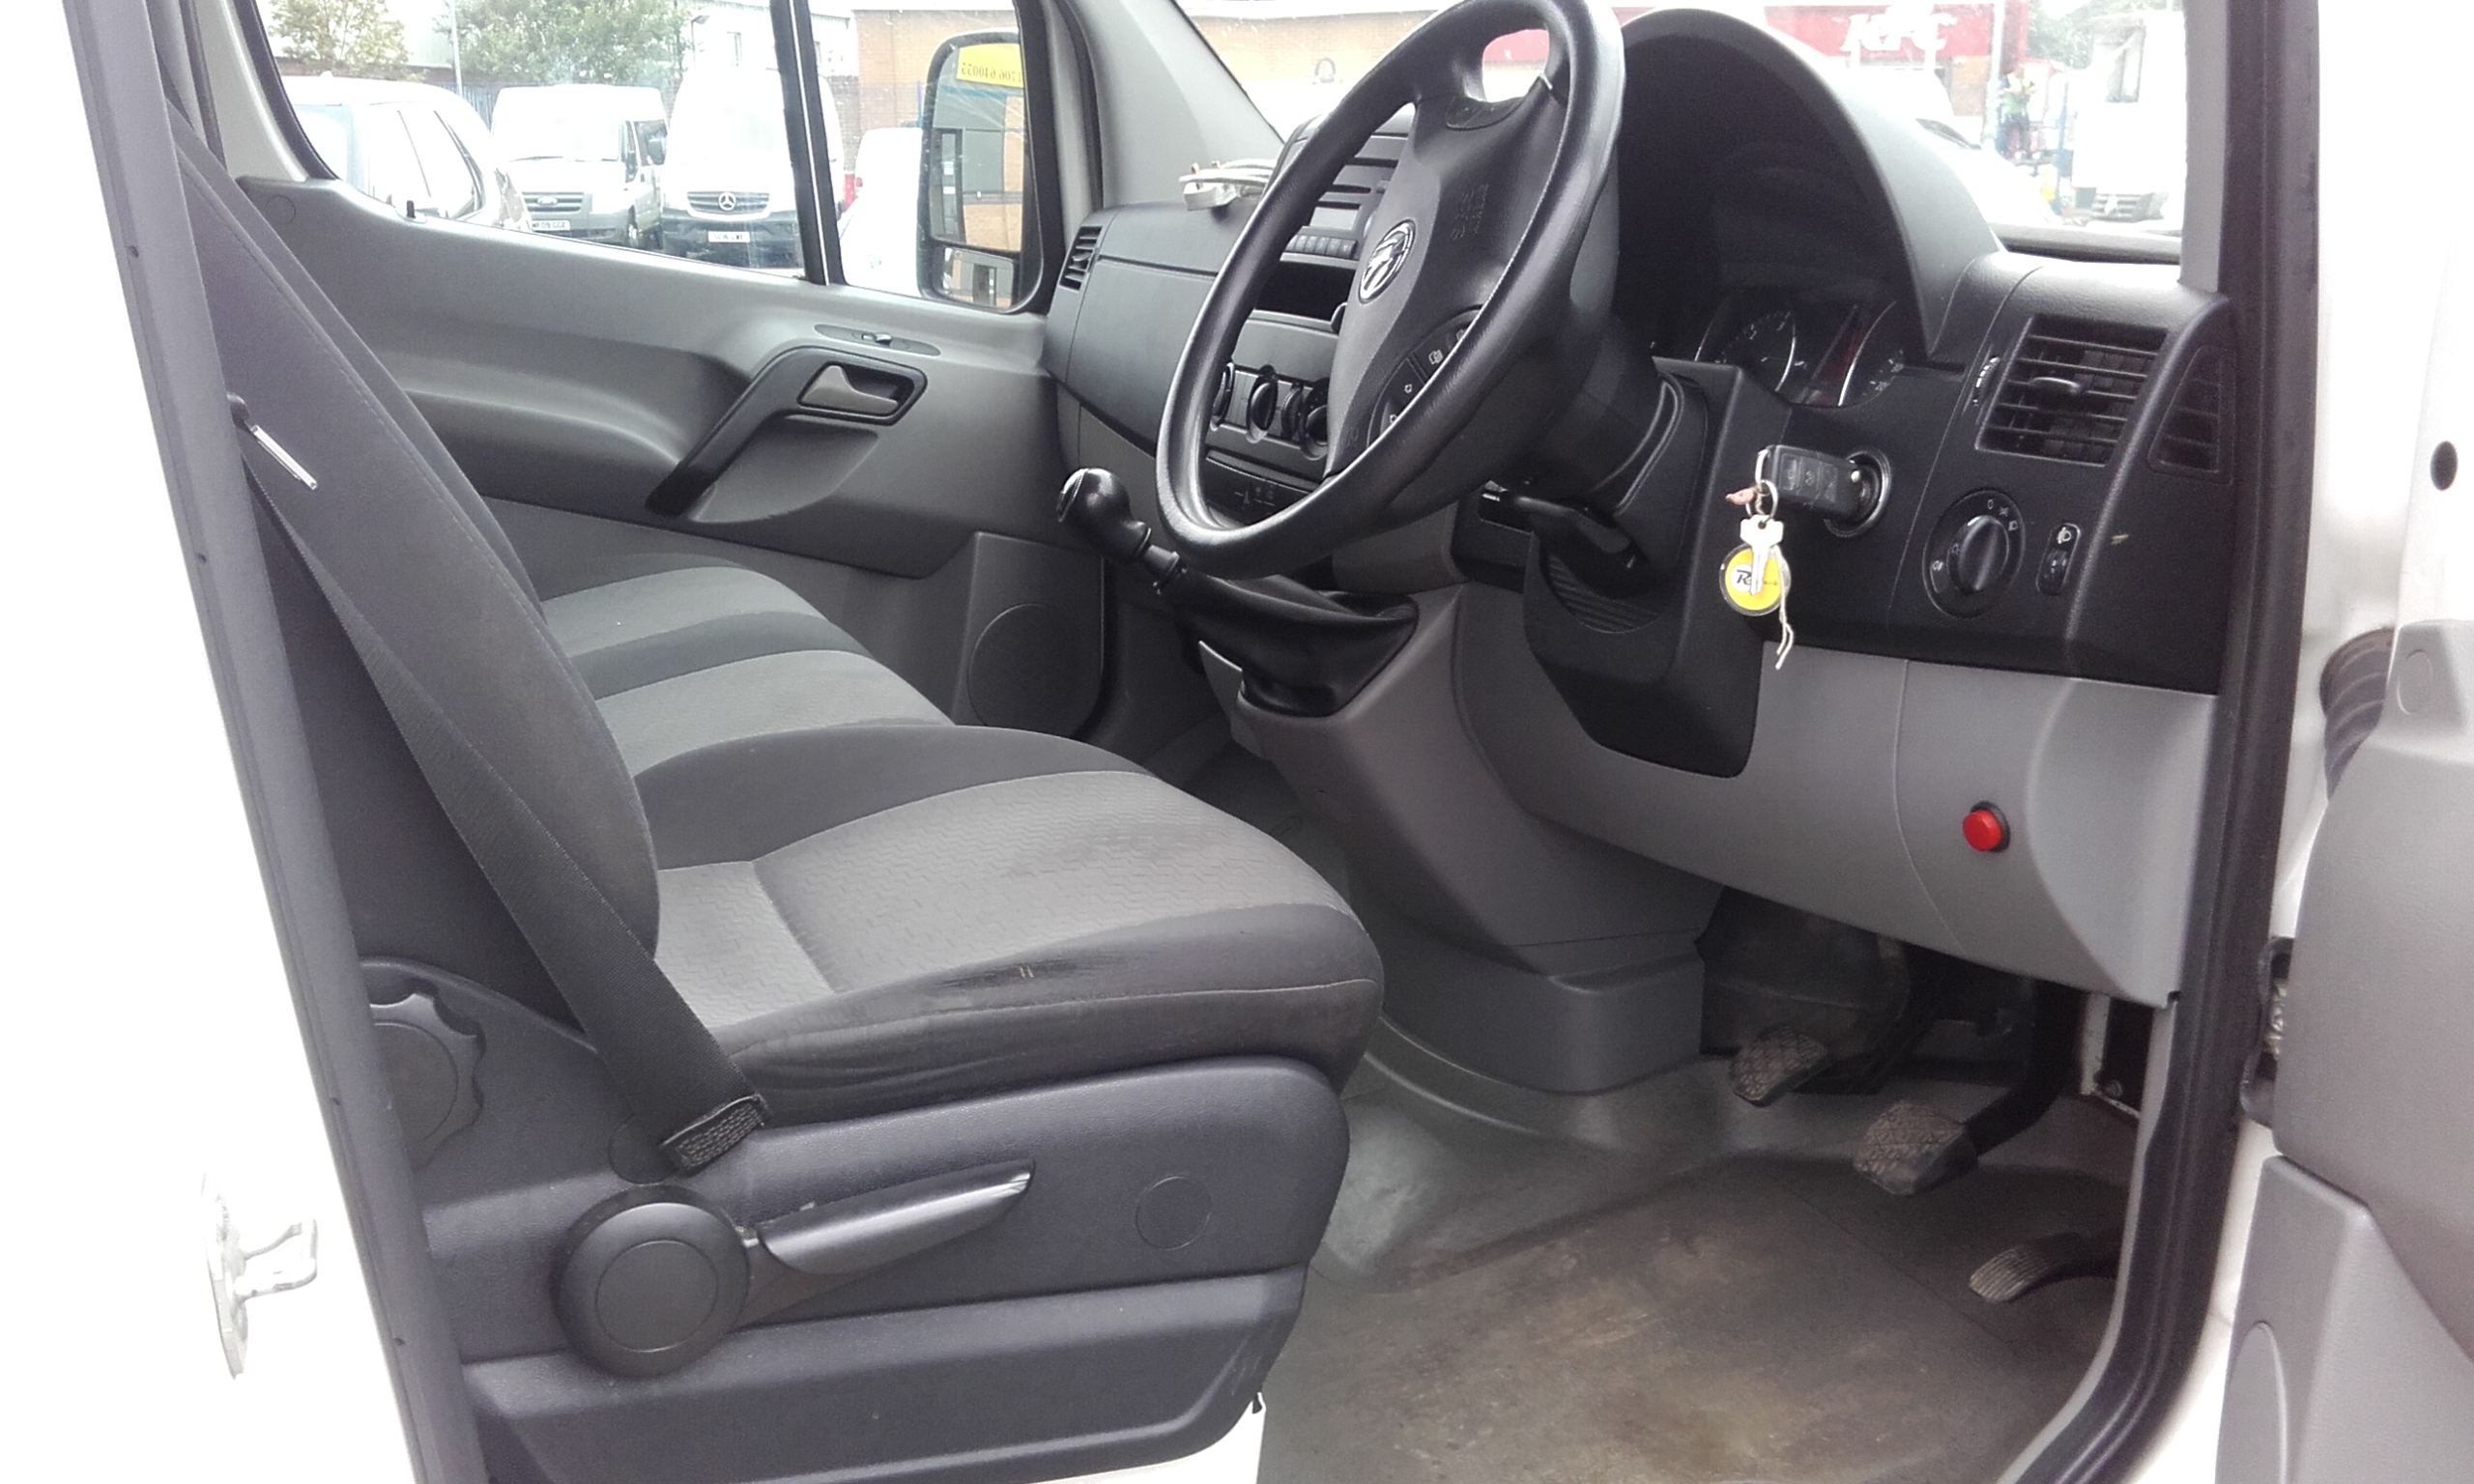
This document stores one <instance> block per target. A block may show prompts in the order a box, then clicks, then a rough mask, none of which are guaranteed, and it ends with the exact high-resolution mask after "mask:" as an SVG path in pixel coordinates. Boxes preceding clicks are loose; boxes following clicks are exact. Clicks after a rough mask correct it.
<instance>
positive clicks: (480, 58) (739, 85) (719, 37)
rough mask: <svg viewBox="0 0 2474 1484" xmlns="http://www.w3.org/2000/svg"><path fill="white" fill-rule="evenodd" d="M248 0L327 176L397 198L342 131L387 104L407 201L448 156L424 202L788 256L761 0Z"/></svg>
mask: <svg viewBox="0 0 2474 1484" xmlns="http://www.w3.org/2000/svg"><path fill="white" fill-rule="evenodd" d="M259 3H260V4H261V5H262V6H263V7H264V19H265V21H266V24H267V33H268V39H269V42H270V43H271V44H272V45H273V50H274V54H275V66H276V69H277V71H280V72H282V73H283V74H284V91H285V93H286V94H287V95H288V97H289V98H290V100H291V101H292V104H293V107H294V111H295V112H296V113H297V114H299V115H300V116H301V118H302V127H303V129H304V131H305V132H306V133H307V136H308V138H309V141H310V143H311V144H312V145H313V146H314V147H315V148H316V149H317V151H318V153H319V155H320V156H321V157H322V158H323V159H324V160H325V162H326V164H327V165H328V167H329V168H330V169H331V170H332V171H333V172H334V173H335V175H336V176H338V177H339V178H341V179H343V180H345V181H347V182H349V183H350V184H351V185H355V186H356V187H358V188H360V189H361V190H364V191H367V192H368V193H369V194H371V195H373V196H377V197H379V198H380V199H382V200H385V201H388V204H389V205H392V206H395V207H397V209H399V210H400V209H401V207H402V203H403V201H404V200H405V199H407V194H406V187H405V186H404V185H403V184H402V183H401V179H400V177H401V176H402V174H403V171H404V169H405V168H406V163H407V162H406V161H404V160H402V159H400V158H397V157H382V156H381V155H379V154H376V153H373V152H372V150H371V147H370V146H369V144H368V143H367V142H366V141H365V140H362V139H361V138H360V135H361V134H362V133H363V132H365V131H366V130H368V129H369V128H372V127H373V124H374V120H375V115H376V112H377V111H378V110H382V109H384V110H388V111H390V112H393V111H400V112H401V114H402V116H403V119H402V120H401V121H397V122H395V123H394V126H393V127H394V129H395V132H396V134H398V135H401V134H403V132H404V128H405V127H406V122H405V121H410V122H411V127H412V128H413V129H414V130H415V132H414V133H413V135H412V136H411V143H410V144H408V143H406V142H405V141H403V140H401V139H396V140H390V141H388V145H387V146H385V148H388V149H391V150H393V151H394V152H395V154H396V156H401V155H402V154H403V153H405V152H406V151H407V150H409V149H410V148H411V144H417V145H418V147H419V151H418V154H417V157H416V158H415V160H414V161H412V162H411V163H410V169H411V171H412V172H413V174H412V176H411V179H412V180H413V181H415V182H419V183H421V184H417V185H412V186H411V187H410V195H411V197H412V198H416V199H417V201H418V205H419V206H420V208H421V209H422V210H423V212H424V214H429V212H430V211H431V210H432V203H433V200H434V199H435V198H437V197H438V196H439V195H440V194H441V193H442V192H444V191H446V178H447V177H448V175H449V174H450V172H449V171H448V170H447V168H446V167H447V164H448V161H449V160H450V159H451V158H454V157H459V156H460V157H461V159H462V160H463V161H464V162H465V164H464V167H463V168H461V169H460V170H458V171H455V172H452V173H453V174H459V175H460V176H461V178H462V183H463V184H462V185H460V186H458V187H456V188H455V189H454V190H453V192H452V194H453V195H454V196H455V198H456V200H457V201H460V202H461V209H460V210H458V209H455V203H454V202H450V201H446V200H438V201H437V205H436V213H437V214H441V215H446V216H453V217H457V218H459V219H462V220H467V221H473V222H476V223H479V224H482V225H488V226H499V227H505V228H508V229H511V230H517V231H527V232H537V233H541V234H544V235H551V236H557V237H561V238H565V239H567V240H569V241H572V242H585V243H602V244H606V245H610V246H618V247H630V248H636V249H639V250H644V251H652V252H667V253H671V254H674V255H677V256H685V257H694V258H700V259H704V260H705V261H708V262H714V263H723V264H729V265H733V266H736V267H744V268H756V269H763V270H769V271H776V272H788V273H797V272H800V271H804V269H805V266H806V265H805V255H804V254H803V252H802V251H801V248H800V233H799V219H798V197H797V192H796V191H795V190H794V189H793V188H792V185H791V150H790V142H789V139H788V137H787V133H786V130H785V128H784V123H783V110H782V86H781V77H780V75H779V72H778V71H777V70H776V61H775V57H776V53H775V50H774V44H773V19H772V11H771V8H770V7H769V6H768V5H767V4H765V3H764V0H396V3H373V0H259ZM810 3H811V4H815V5H820V6H821V5H826V4H834V3H839V0H810ZM313 116H315V118H316V120H317V121H316V122H314V123H313V122H312V118H313ZM424 118H426V119H427V120H428V123H427V124H423V123H421V122H418V121H420V120H422V119H424ZM431 125H435V126H436V127H435V128H432V127H430V126H431ZM339 145H340V146H343V148H342V149H341V150H340V152H339V150H338V146H339ZM673 152H676V154H677V155H678V156H679V158H678V160H677V168H676V169H673V168H671V157H672V155H673ZM339 153H340V154H341V156H342V157H338V156H339ZM356 158H365V159H366V161H367V162H366V163H365V164H357V163H354V162H353V161H354V160H355V159H356ZM428 172H435V173H436V174H437V175H438V177H439V179H437V180H427V179H425V175H426V174H427V173H428Z"/></svg>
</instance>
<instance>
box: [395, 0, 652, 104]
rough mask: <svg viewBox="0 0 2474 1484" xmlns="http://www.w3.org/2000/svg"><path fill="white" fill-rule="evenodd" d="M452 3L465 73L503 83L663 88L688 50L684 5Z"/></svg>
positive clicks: (554, 0)
mask: <svg viewBox="0 0 2474 1484" xmlns="http://www.w3.org/2000/svg"><path fill="white" fill-rule="evenodd" d="M455 4H456V12H455V14H456V18H457V23H458V24H459V25H460V26H461V27H462V28H463V38H464V70H465V71H466V72H467V73H469V74H471V75H472V76H475V77H479V78H486V79H488V80H489V81H491V82H495V83H499V84H502V85H503V86H510V87H512V86H519V85H522V84H526V83H545V82H615V83H621V84H642V85H645V86H650V87H662V86H665V85H667V84H668V83H669V82H670V81H671V79H672V78H673V77H674V76H676V73H677V71H678V67H679V59H680V57H681V55H682V54H683V51H684V48H685V46H686V40H685V37H686V30H687V5H686V0H455ZM441 29H442V30H444V29H445V27H443V26H442V27H441Z"/></svg>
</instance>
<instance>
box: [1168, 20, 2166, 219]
mask: <svg viewBox="0 0 2474 1484" xmlns="http://www.w3.org/2000/svg"><path fill="white" fill-rule="evenodd" d="M1179 4H1180V5H1181V6H1182V7H1183V8H1184V10H1185V13H1186V14H1187V15H1188V17H1190V18H1191V19H1192V20H1193V22H1194V28H1195V29H1196V30H1197V31H1199V32H1200V33H1201V34H1202V36H1203V39H1204V40H1205V41H1207V42H1209V43H1211V45H1212V47H1213V49H1214V50H1216V51H1217V52H1219V54H1220V59H1221V61H1222V62H1223V63H1224V64H1225V65H1226V66H1227V68H1228V71H1229V72H1230V74H1231V75H1233V76H1234V77H1235V78H1236V79H1237V81H1238V82H1239V83H1240V84H1242V85H1243V86H1244V87H1245V89H1246V92H1247V94H1248V96H1249V97H1251V99H1252V100H1253V101H1254V106H1255V107H1257V108H1259V109H1261V110H1262V114H1263V117H1264V118H1265V119H1266V120H1268V121H1269V122H1270V123H1271V124H1272V126H1273V127H1274V128H1278V129H1279V130H1280V132H1281V133H1282V135H1283V136H1284V135H1286V134H1287V133H1288V132H1289V131H1291V130H1293V129H1295V128H1297V127H1298V126H1299V125H1301V124H1303V123H1305V122H1307V121H1308V120H1309V119H1312V118H1315V117H1317V116H1319V115H1321V114H1323V113H1326V112H1328V111H1330V109H1331V108H1332V106H1333V105H1334V104H1335V103H1337V102H1338V100H1339V99H1340V97H1341V96H1342V95H1343V94H1344V93H1346V92H1347V91H1348V89H1349V87H1350V86H1351V85H1352V84H1354V83H1355V82H1356V81H1357V80H1358V79H1359V78H1360V77H1362V76H1364V75H1365V74H1366V70H1367V69H1368V68H1369V67H1371V66H1373V64H1374V62H1375V60H1376V59H1377V58H1379V57H1381V56H1382V55H1383V54H1384V52H1385V51H1387V50H1389V49H1390V48H1391V47H1392V46H1393V45H1394V44H1395V43H1397V42H1398V41H1399V40H1400V39H1401V38H1402V37H1404V36H1407V35H1408V34H1409V32H1411V31H1412V30H1414V29H1416V28H1417V26H1418V25H1419V24H1420V23H1421V22H1423V21H1424V20H1425V19H1426V17H1427V16H1429V15H1432V14H1434V13H1435V12H1436V11H1438V10H1440V9H1441V8H1442V7H1441V6H1440V5H1438V4H1435V3H1433V0H1179ZM1702 8H1703V9H1710V10H1719V11H1725V12H1727V13H1729V14H1734V15H1737V16H1739V17H1740V18H1741V19H1744V20H1748V21H1750V22H1752V23H1753V24H1755V25H1760V26H1765V27H1767V28H1768V29H1769V30H1770V31H1772V32H1775V33H1777V34H1778V35H1780V36H1782V37H1784V38H1786V39H1787V40H1789V41H1790V42H1792V43H1794V44H1796V45H1797V46H1798V47H1800V48H1802V49H1803V50H1805V51H1806V52H1807V53H1808V54H1810V55H1811V56H1813V57H1814V58H1815V59H1816V60H1817V61H1818V62H1819V63H1820V64H1821V65H1822V66H1823V67H1824V68H1826V69H1828V70H1830V71H1834V72H1836V73H1838V74H1839V75H1840V76H1841V77H1842V78H1843V80H1844V81H1845V82H1846V83H1847V84H1848V85H1849V86H1851V87H1853V88H1856V89H1859V90H1861V91H1862V92H1863V93H1865V94H1866V95H1867V96H1869V97H1870V98H1872V99H1873V100H1874V101H1875V102H1877V103H1879V104H1880V105H1882V106H1884V107H1885V108H1887V109H1889V110H1890V111H1891V112H1892V113H1894V114H1896V115H1898V116H1899V117H1902V118H1906V119H1912V120H1913V122H1914V125H1915V128H1916V131H1917V133H1918V135H1919V136H1920V137H1922V138H1924V139H1925V140H1927V141H1928V143H1929V144H1930V145H1931V147H1932V148H1933V149H1934V150H1935V151H1936V152H1937V153H1939V154H1940V155H1941V157H1942V159H1943V160H1945V161H1946V162H1947V163H1948V164H1949V166H1950V168H1951V169H1952V171H1953V172H1955V173H1956V174H1957V176H1958V177H1959V179H1960V181H1961V182H1962V183H1964V184H1965V185H1966V186H1967V188H1968V191H1969V194H1970V195H1971V196H1973V197H1974V199H1975V203H1976V207H1977V209H1978V210H1979V211H1981V212H1982V213H1983V214H1984V217H1985V219H1986V220H1987V221H1989V222H1991V223H1992V224H1993V225H1994V226H1995V227H1996V228H1997V229H2001V228H2010V229H2028V232H2029V233H2031V232H2032V231H2033V229H2047V230H2051V229H2082V230H2087V231H2091V232H2116V233H2118V232H2128V233H2136V234H2140V235H2142V236H2143V237H2145V238H2146V239H2148V240H2149V243H2150V244H2151V245H2153V246H2155V247H2156V248H2158V249H2159V252H2160V255H2162V253H2164V252H2170V251H2172V250H2174V248H2175V246H2176V244H2177V243H2178V240H2179V238H2180V236H2181V232H2182V198H2183V193H2184V191H2183V177H2184V174H2185V170H2184V163H2185V141H2186V138H2187V124H2186V112H2187V108H2188V103H2189V97H2188V93H2187V91H2186V88H2185V80H2184V79H2185V76H2186V71H2187V69H2186V66H2185V62H2184V55H2185V51H2184V40H2185V37H2184V27H2183V16H2182V8H2181V4H2180V0H1948V3H1933V0H1869V3H1858V4H1852V5H1826V4H1825V5H1815V4H1798V5H1761V4H1744V3H1730V0H1704V3H1703V5H1702ZM1657 9H1662V7H1658V6H1645V5H1615V6H1612V7H1609V10H1610V13H1611V14H1613V15H1614V17H1615V18H1616V20H1617V21H1618V22H1619V23H1622V22H1628V21H1630V20H1632V19H1634V18H1636V17H1638V16H1641V15H1646V14H1649V13H1650V12H1651V11H1653V10H1657ZM1545 59H1546V39H1545V35H1544V33H1542V32H1536V31H1530V32H1521V33H1516V34H1513V35H1509V36H1504V37H1499V38H1497V39H1496V40H1495V42H1494V43H1492V44H1490V45H1489V46H1488V47H1487V48H1486V51H1485V55H1484V58H1483V63H1482V72H1483V81H1484V88H1485V91H1486V93H1487V95H1488V96H1490V97H1495V98H1505V97H1511V96H1515V95H1517V94H1518V93H1520V92H1521V91H1522V90H1523V89H1525V88H1527V87H1528V86H1529V85H1530V83H1531V82H1532V81H1533V80H1534V79H1535V78H1536V77H1537V76H1538V73H1539V68H1540V67H1541V66H1542V65H1543V64H1544V62H1545Z"/></svg>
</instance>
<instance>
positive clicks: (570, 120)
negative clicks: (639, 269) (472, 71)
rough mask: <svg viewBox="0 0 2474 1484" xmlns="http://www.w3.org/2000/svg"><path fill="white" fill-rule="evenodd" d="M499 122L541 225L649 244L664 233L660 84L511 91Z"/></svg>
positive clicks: (664, 120)
mask: <svg viewBox="0 0 2474 1484" xmlns="http://www.w3.org/2000/svg"><path fill="white" fill-rule="evenodd" d="M490 128H491V131H492V132H493V133H495V134H496V135H497V136H498V141H499V147H500V149H501V150H502V151H503V153H504V154H505V156H506V157H507V168H508V170H509V171H510V172H511V173H512V174H513V175H514V177H515V183H516V185H517V187H518V188H519V189H521V190H522V191H523V192H524V205H525V208H526V209H527V210H528V211H530V212H531V213H532V230H533V231H535V232H556V233H560V234H562V235H565V236H568V237H577V238H589V239H591V240H593V241H596V242H607V243H619V244H621V245H622V246H627V247H641V246H646V245H648V243H651V242H658V241H659V239H660V236H661V168H660V167H661V162H662V158H663V154H664V148H665V139H666V136H667V134H668V132H669V128H670V123H669V111H668V110H667V109H665V108H664V107H663V106H662V101H661V92H660V90H659V89H657V88H624V87H618V86H614V85H611V84H608V83H595V82H566V83H559V84H556V85H554V86H550V87H523V88H507V89H503V91H501V92H500V94H499V96H498V102H497V103H496V105H495V106H494V107H493V108H492V110H491V114H490Z"/></svg>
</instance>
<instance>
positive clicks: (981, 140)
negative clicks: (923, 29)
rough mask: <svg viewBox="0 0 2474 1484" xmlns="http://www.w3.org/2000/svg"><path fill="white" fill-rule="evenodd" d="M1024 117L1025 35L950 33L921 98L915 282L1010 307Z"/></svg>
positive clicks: (1016, 275)
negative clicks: (917, 273)
mask: <svg viewBox="0 0 2474 1484" xmlns="http://www.w3.org/2000/svg"><path fill="white" fill-rule="evenodd" d="M1028 124H1029V120H1028V117H1027V115H1026V112H1025V103H1024V100H1023V90H1022V41H1021V36H1020V35H1019V34H1017V33H1015V32H1012V31H974V32H966V33H964V34H963V35H961V36H956V37H951V38H948V39H947V40H946V42H945V43H944V44H943V45H941V46H939V47H937V48H936V54H935V58H934V59H933V60H932V61H931V62H930V63H929V64H928V86H927V89H926V91H925V93H924V94H923V95H922V96H921V100H920V105H919V143H920V148H919V286H920V289H921V291H922V292H923V293H927V294H931V295H934V296H935V297H936V298H938V299H948V300H956V301H957V302H962V303H972V304H984V305H987V306H988V307H990V308H995V309H1003V308H1008V307H1011V306H1012V304H1013V303H1014V300H1015V297H1016V294H1017V286H1018V284H1019V283H1020V281H1021V273H1022V249H1023V241H1024V237H1023V202H1024V199H1025V194H1026V193H1025V189H1024V187H1025V185H1026V184H1027V180H1028V176H1029V168H1028V153H1027V151H1028V140H1029V134H1028Z"/></svg>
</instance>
